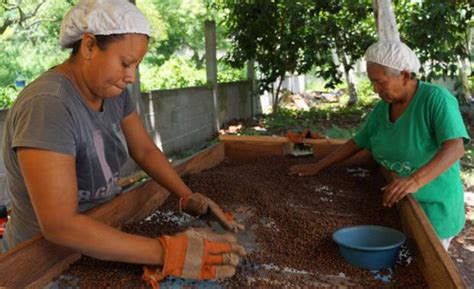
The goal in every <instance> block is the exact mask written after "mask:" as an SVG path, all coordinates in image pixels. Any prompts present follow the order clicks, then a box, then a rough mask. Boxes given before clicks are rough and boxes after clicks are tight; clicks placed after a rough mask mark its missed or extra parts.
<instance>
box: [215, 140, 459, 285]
mask: <svg viewBox="0 0 474 289" xmlns="http://www.w3.org/2000/svg"><path fill="white" fill-rule="evenodd" d="M219 139H220V140H221V142H223V143H224V144H225V155H226V157H230V158H237V159H252V158H255V157H258V156H263V155H286V154H289V153H290V152H291V151H290V150H291V145H290V143H289V142H288V140H287V138H286V137H269V136H232V135H222V136H220V137H219ZM304 143H305V144H310V145H312V147H313V155H314V156H315V157H318V158H320V157H323V156H325V155H327V154H329V153H330V152H332V151H333V150H334V149H336V148H337V147H338V146H340V145H342V144H343V143H345V140H338V139H305V140H304ZM370 163H374V160H373V158H372V155H371V153H370V152H369V151H366V150H363V151H361V152H359V153H358V154H356V155H355V156H353V157H352V158H350V159H348V160H346V161H345V162H344V163H343V164H347V165H354V164H360V165H363V164H370ZM382 174H383V175H384V177H385V178H386V179H387V180H391V179H392V176H391V175H390V173H389V172H388V171H385V170H382ZM397 209H398V213H399V216H400V219H401V223H402V229H403V231H404V233H405V235H407V237H408V238H409V239H410V240H412V241H413V243H414V245H415V248H416V252H415V254H416V255H415V261H416V264H417V266H418V268H419V269H420V271H421V273H422V274H423V277H424V279H425V282H426V283H427V284H428V286H429V288H439V289H448V288H467V285H466V283H465V282H464V280H463V279H462V277H461V274H460V273H459V270H458V268H457V267H456V265H455V264H454V262H453V260H452V259H451V257H450V256H449V255H448V253H447V252H446V251H445V250H444V248H443V245H442V244H441V242H440V240H439V238H438V237H437V236H436V233H435V231H434V229H433V227H432V226H431V223H430V222H429V221H428V218H427V217H426V214H425V213H424V212H423V210H422V208H421V207H420V205H419V204H418V202H417V201H416V200H415V198H413V196H412V195H408V196H407V197H406V198H405V199H403V200H402V201H401V202H400V204H399V205H397Z"/></svg>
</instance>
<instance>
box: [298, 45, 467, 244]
mask: <svg viewBox="0 0 474 289" xmlns="http://www.w3.org/2000/svg"><path fill="white" fill-rule="evenodd" d="M365 58H366V61H367V73H368V76H369V79H370V81H371V82H372V84H373V86H374V91H375V92H376V93H378V95H379V96H380V98H381V99H382V101H380V102H379V103H378V104H377V105H376V106H375V108H374V109H373V111H372V112H371V114H370V115H369V117H368V119H367V121H366V122H365V124H364V125H363V126H362V127H361V129H360V130H359V131H358V132H357V133H356V135H355V136H354V137H353V138H352V139H351V140H349V141H347V142H346V143H345V144H344V145H342V146H341V147H339V148H338V149H336V150H335V151H334V152H332V153H331V154H329V155H328V156H327V157H326V158H324V159H322V160H320V161H318V162H316V163H313V164H306V165H296V166H293V167H291V168H290V174H295V175H299V176H309V175H315V174H317V173H319V172H320V171H321V170H323V169H325V168H326V167H329V166H331V165H333V164H335V163H338V162H340V161H343V160H345V159H347V158H349V157H351V156H353V155H354V154H356V153H357V152H359V151H360V150H362V149H367V150H369V151H371V153H372V155H373V157H374V159H375V160H376V161H377V162H378V163H379V164H380V165H382V166H384V167H385V168H387V169H388V170H390V171H393V172H395V173H396V174H397V175H398V176H399V178H396V179H395V180H394V181H393V182H391V183H390V184H388V185H387V186H385V187H383V188H382V191H383V193H384V195H383V205H384V206H388V207H391V206H393V205H394V204H395V203H397V202H398V201H400V200H401V199H402V198H403V197H405V196H406V195H407V194H414V197H415V199H416V200H417V201H418V202H419V203H420V205H421V207H422V208H423V210H424V212H425V213H426V215H427V217H428V219H429V220H430V222H431V224H432V225H433V227H434V230H435V231H436V233H437V235H438V237H439V238H440V239H441V242H442V243H443V246H444V248H445V249H446V250H447V249H448V247H449V243H450V241H451V239H452V238H453V237H454V236H456V235H457V234H459V232H460V231H461V230H462V228H463V226H464V223H465V213H464V191H463V186H462V182H461V177H460V164H459V159H460V158H461V157H462V156H463V155H464V145H465V144H467V143H468V142H469V140H470V139H469V136H468V134H467V132H466V128H465V126H464V123H463V121H462V117H461V114H460V112H459V105H458V102H457V100H456V98H455V97H454V96H453V95H452V94H451V93H449V91H448V90H446V89H445V88H443V87H440V86H436V85H433V84H430V83H426V82H423V81H421V80H418V79H416V77H415V73H416V72H417V70H418V69H419V67H420V62H419V60H418V58H417V57H416V55H415V54H414V52H413V51H412V50H411V49H410V48H409V47H408V46H406V45H405V44H403V43H402V42H399V41H397V42H395V41H385V42H378V43H375V44H373V45H372V46H370V47H369V48H368V50H367V52H366V54H365Z"/></svg>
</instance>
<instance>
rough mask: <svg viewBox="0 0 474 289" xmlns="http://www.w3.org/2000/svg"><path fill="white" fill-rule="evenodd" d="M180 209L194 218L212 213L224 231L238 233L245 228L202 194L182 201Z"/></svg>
mask: <svg viewBox="0 0 474 289" xmlns="http://www.w3.org/2000/svg"><path fill="white" fill-rule="evenodd" d="M180 207H181V209H182V210H183V211H184V212H186V213H188V214H190V215H193V216H201V215H204V214H207V213H211V214H212V215H213V216H214V218H215V219H216V220H217V221H218V222H219V224H221V226H222V227H223V228H224V229H226V230H228V231H231V232H238V231H239V230H243V229H244V228H245V227H244V226H243V225H242V224H239V223H237V222H236V221H235V220H234V218H233V216H232V214H231V213H225V212H224V211H223V210H222V209H221V207H220V206H219V205H218V204H216V203H215V202H214V201H213V200H211V199H210V198H208V197H206V196H204V195H203V194H200V193H194V194H192V195H191V196H188V197H187V198H183V199H181V201H180Z"/></svg>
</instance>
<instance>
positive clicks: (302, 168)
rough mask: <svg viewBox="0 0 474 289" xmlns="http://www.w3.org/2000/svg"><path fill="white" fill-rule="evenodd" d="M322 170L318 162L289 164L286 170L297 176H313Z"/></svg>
mask: <svg viewBox="0 0 474 289" xmlns="http://www.w3.org/2000/svg"><path fill="white" fill-rule="evenodd" d="M321 170H322V168H321V166H320V165H319V163H312V164H303V165H294V166H291V167H290V169H289V170H288V174H289V175H296V176H299V177H303V176H313V175H316V174H317V173H319V172H320V171H321Z"/></svg>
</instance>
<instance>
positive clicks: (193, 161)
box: [176, 143, 225, 176]
mask: <svg viewBox="0 0 474 289" xmlns="http://www.w3.org/2000/svg"><path fill="white" fill-rule="evenodd" d="M224 157H225V151H224V144H223V143H218V144H217V145H214V146H213V147H210V148H208V149H205V150H203V151H202V152H200V153H198V154H197V155H195V156H193V157H191V158H190V159H188V160H186V162H185V163H183V164H181V165H179V166H178V167H177V168H176V171H177V172H178V174H179V175H180V176H183V175H187V174H196V173H199V172H201V171H203V170H206V169H209V168H212V167H214V166H216V165H217V164H219V163H220V162H222V161H223V160H224Z"/></svg>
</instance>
